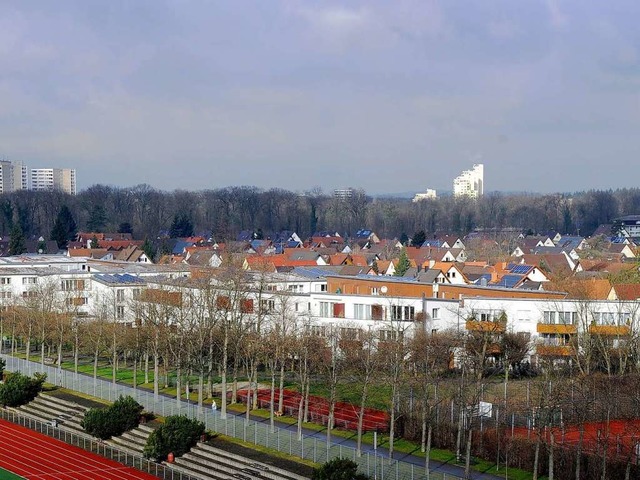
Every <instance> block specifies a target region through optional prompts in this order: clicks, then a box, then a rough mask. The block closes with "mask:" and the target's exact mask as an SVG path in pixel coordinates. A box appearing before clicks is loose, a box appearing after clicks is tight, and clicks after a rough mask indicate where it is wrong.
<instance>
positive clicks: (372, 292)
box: [371, 287, 378, 295]
mask: <svg viewBox="0 0 640 480" xmlns="http://www.w3.org/2000/svg"><path fill="white" fill-rule="evenodd" d="M371 295H378V288H377V287H371Z"/></svg>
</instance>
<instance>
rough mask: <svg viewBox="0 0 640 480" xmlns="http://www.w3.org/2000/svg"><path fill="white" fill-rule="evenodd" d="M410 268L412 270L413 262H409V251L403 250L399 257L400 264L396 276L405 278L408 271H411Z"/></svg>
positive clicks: (397, 266)
mask: <svg viewBox="0 0 640 480" xmlns="http://www.w3.org/2000/svg"><path fill="white" fill-rule="evenodd" d="M409 268H411V261H410V260H409V256H408V255H407V249H406V248H402V251H401V252H400V256H399V257H398V264H397V265H396V273H395V276H396V277H402V276H404V274H405V273H407V270H409Z"/></svg>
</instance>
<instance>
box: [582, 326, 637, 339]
mask: <svg viewBox="0 0 640 480" xmlns="http://www.w3.org/2000/svg"><path fill="white" fill-rule="evenodd" d="M589 333H591V334H592V335H610V336H614V337H626V336H627V335H629V334H631V327H629V326H628V325H622V326H618V325H590V326H589Z"/></svg>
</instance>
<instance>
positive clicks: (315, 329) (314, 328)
mask: <svg viewBox="0 0 640 480" xmlns="http://www.w3.org/2000/svg"><path fill="white" fill-rule="evenodd" d="M311 334H312V335H315V336H317V337H326V336H327V327H325V326H324V325H311Z"/></svg>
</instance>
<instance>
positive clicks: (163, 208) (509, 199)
mask: <svg viewBox="0 0 640 480" xmlns="http://www.w3.org/2000/svg"><path fill="white" fill-rule="evenodd" d="M63 207H67V208H68V210H69V212H70V213H71V215H72V218H73V221H74V222H75V223H76V225H77V229H78V230H80V231H94V232H116V231H123V232H130V233H133V235H134V238H137V239H145V238H149V239H152V240H153V239H156V238H158V237H159V236H160V235H161V233H162V232H164V233H167V234H168V233H176V232H179V233H183V234H184V233H193V234H196V235H197V234H200V233H206V234H210V235H212V236H213V238H214V239H215V240H216V241H228V240H235V239H236V237H237V234H238V233H239V232H240V231H243V230H250V231H256V232H257V231H260V232H264V236H265V238H266V237H268V235H269V234H271V233H277V232H280V231H283V230H290V231H295V232H297V233H298V235H300V237H301V238H307V237H309V236H311V235H312V234H313V233H314V232H316V231H332V232H337V233H339V234H340V235H342V236H352V235H354V234H355V232H356V231H357V230H359V229H363V228H366V229H370V230H373V231H375V232H376V233H377V235H378V236H379V237H381V238H401V237H403V234H404V235H405V236H407V237H409V238H410V237H411V236H412V235H413V234H414V233H415V232H419V231H421V230H424V231H425V232H428V234H433V233H435V232H447V233H453V234H457V235H465V234H467V233H469V232H471V231H474V230H476V229H485V230H495V231H499V230H502V229H505V228H514V229H518V230H521V231H522V232H529V233H533V234H535V233H546V232H549V231H557V232H561V233H563V234H579V235H582V236H589V235H591V234H592V233H593V232H594V231H595V230H596V229H597V228H598V226H600V225H602V224H611V223H613V221H614V220H615V219H616V218H617V217H620V216H623V215H630V214H636V213H640V189H637V188H634V189H618V190H590V191H586V192H579V193H574V194H502V193H490V194H488V195H485V196H483V197H482V198H480V199H478V200H472V199H468V198H454V197H451V196H449V197H441V198H438V199H430V200H423V201H420V202H417V203H413V202H411V201H410V200H408V199H399V198H372V197H370V196H368V195H367V194H366V193H365V192H364V190H354V192H353V195H352V196H351V197H350V198H336V197H334V196H332V195H329V194H324V193H322V191H320V190H318V189H316V190H314V191H310V192H306V193H304V194H299V193H296V192H293V191H289V190H284V189H277V188H274V189H269V190H263V189H260V188H257V187H251V186H241V187H226V188H218V189H212V190H203V191H186V190H174V191H171V192H168V191H162V190H158V189H154V188H152V187H151V186H149V185H137V186H134V187H113V186H106V185H94V186H92V187H89V188H87V189H86V190H83V191H81V192H80V193H79V194H78V195H76V196H71V195H68V194H64V193H62V192H33V191H20V192H13V193H9V194H2V195H0V231H1V232H2V236H3V237H4V236H8V235H9V234H10V232H11V230H12V228H14V227H15V226H16V225H19V227H20V229H21V230H22V232H23V234H24V235H25V237H26V238H38V237H40V236H43V237H44V238H45V239H49V238H52V237H51V232H52V231H53V230H54V227H55V222H56V219H57V218H58V216H59V214H60V212H61V209H62V208H63ZM170 230H171V231H172V232H170Z"/></svg>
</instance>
